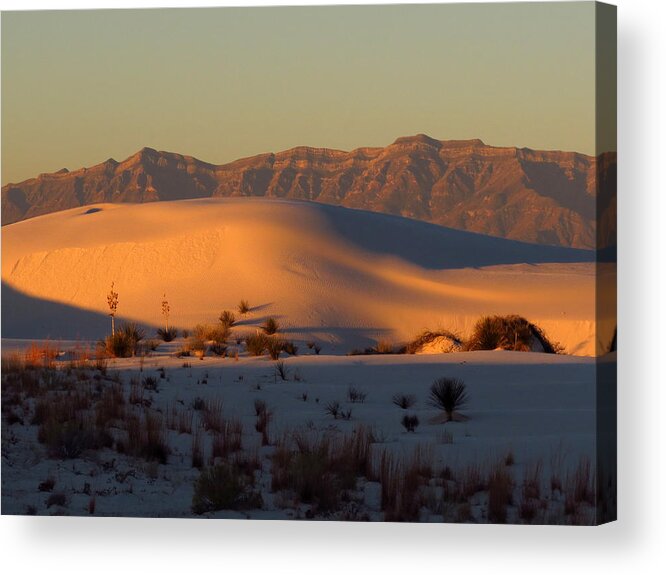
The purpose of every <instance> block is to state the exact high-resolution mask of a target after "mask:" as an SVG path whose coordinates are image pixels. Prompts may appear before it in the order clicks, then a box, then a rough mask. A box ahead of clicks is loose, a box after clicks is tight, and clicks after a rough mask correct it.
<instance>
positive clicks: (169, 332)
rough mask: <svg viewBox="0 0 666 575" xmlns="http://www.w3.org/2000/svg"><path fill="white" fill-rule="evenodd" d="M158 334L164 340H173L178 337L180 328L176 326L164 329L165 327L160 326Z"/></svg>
mask: <svg viewBox="0 0 666 575" xmlns="http://www.w3.org/2000/svg"><path fill="white" fill-rule="evenodd" d="M157 336H158V337H159V338H160V339H161V340H162V341H166V342H169V341H173V340H174V339H176V338H177V337H178V330H177V329H176V328H174V327H170V328H169V329H164V328H159V329H158V330H157Z"/></svg>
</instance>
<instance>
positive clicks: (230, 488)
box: [192, 461, 262, 515]
mask: <svg viewBox="0 0 666 575" xmlns="http://www.w3.org/2000/svg"><path fill="white" fill-rule="evenodd" d="M261 506H262V500H261V494H260V493H259V492H258V491H257V490H256V489H255V488H254V477H253V475H252V473H248V472H247V471H246V470H245V469H243V467H242V466H241V465H238V464H237V463H234V462H231V461H223V462H221V463H219V464H217V465H215V466H214V467H208V468H206V469H204V470H202V472H201V475H200V476H199V479H198V480H197V481H196V483H195V485H194V496H193V498H192V511H193V512H194V513H196V514H197V515H201V514H202V513H207V512H210V511H221V510H223V509H258V508H260V507H261Z"/></svg>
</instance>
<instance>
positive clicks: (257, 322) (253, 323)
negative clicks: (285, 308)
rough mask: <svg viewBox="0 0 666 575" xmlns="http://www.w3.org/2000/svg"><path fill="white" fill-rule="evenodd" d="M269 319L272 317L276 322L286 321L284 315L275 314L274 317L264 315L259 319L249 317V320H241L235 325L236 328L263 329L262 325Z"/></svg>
mask: <svg viewBox="0 0 666 575" xmlns="http://www.w3.org/2000/svg"><path fill="white" fill-rule="evenodd" d="M269 317H272V318H273V319H276V320H278V321H279V320H281V319H284V317H285V316H284V315H280V314H274V315H262V316H259V317H249V318H247V319H240V320H238V321H236V322H235V323H234V327H243V326H245V327H261V324H262V323H264V322H265V321H266V320H267V319H268V318H269Z"/></svg>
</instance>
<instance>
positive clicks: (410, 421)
mask: <svg viewBox="0 0 666 575" xmlns="http://www.w3.org/2000/svg"><path fill="white" fill-rule="evenodd" d="M400 423H401V424H402V426H403V427H404V428H405V429H406V430H407V432H412V433H414V432H415V431H416V428H417V427H418V426H419V418H418V416H416V415H407V414H405V415H403V416H402V420H401V421H400Z"/></svg>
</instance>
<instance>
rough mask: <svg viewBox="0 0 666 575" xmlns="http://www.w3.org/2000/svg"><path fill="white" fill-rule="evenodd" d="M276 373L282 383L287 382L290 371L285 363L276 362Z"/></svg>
mask: <svg viewBox="0 0 666 575" xmlns="http://www.w3.org/2000/svg"><path fill="white" fill-rule="evenodd" d="M275 373H276V374H277V375H278V376H279V377H280V379H281V380H282V381H287V379H288V376H289V369H288V368H287V366H286V365H285V363H284V361H276V362H275Z"/></svg>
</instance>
